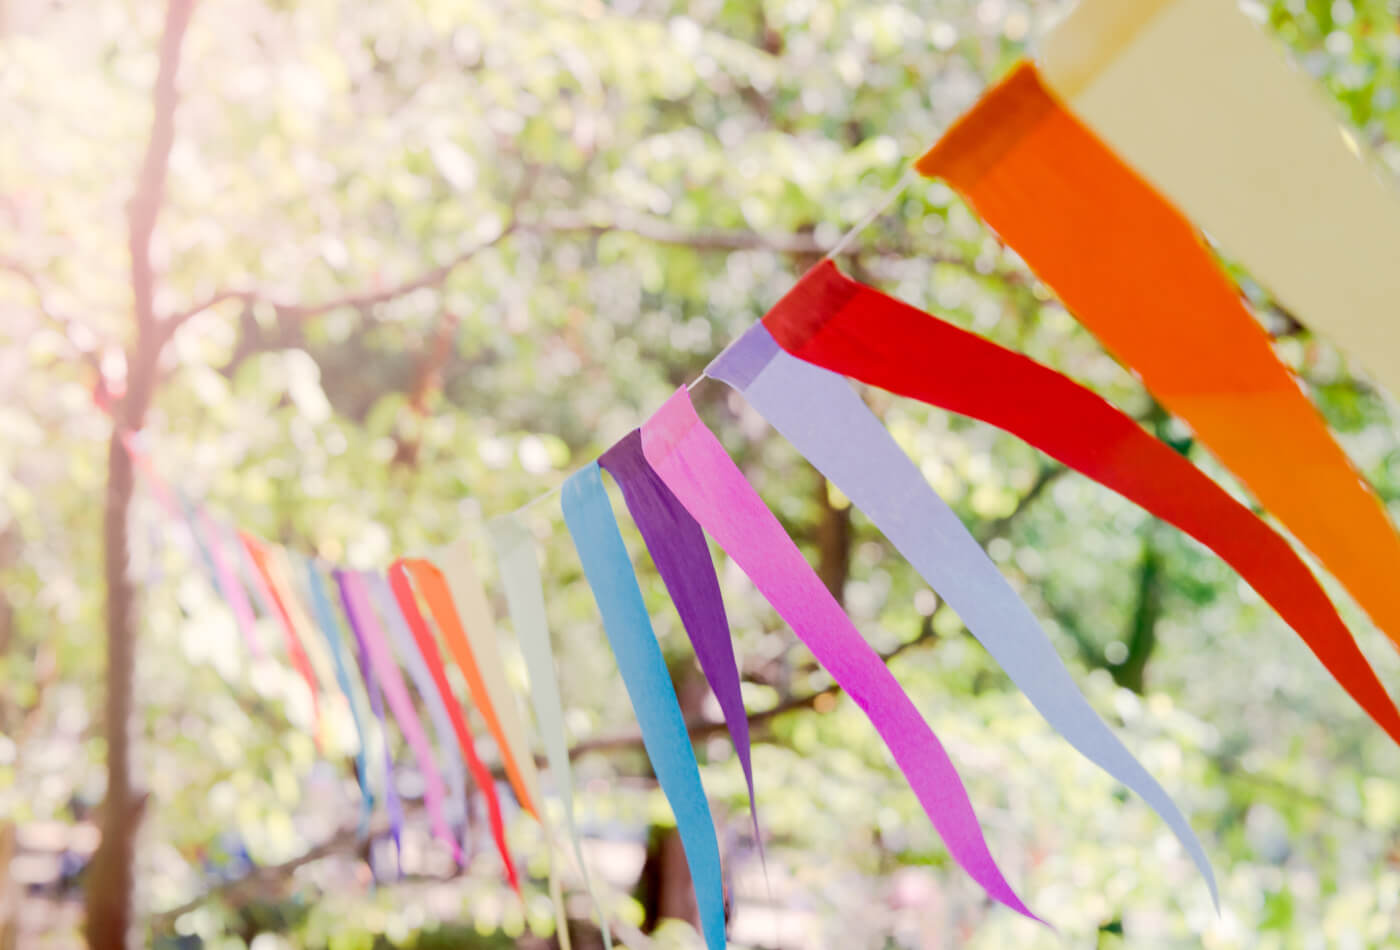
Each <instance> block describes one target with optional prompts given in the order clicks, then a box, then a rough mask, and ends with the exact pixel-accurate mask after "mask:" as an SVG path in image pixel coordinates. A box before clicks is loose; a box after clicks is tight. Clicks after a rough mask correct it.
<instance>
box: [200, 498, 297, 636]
mask: <svg viewBox="0 0 1400 950" xmlns="http://www.w3.org/2000/svg"><path fill="white" fill-rule="evenodd" d="M214 526H215V527H216V528H217V529H219V531H220V537H221V539H222V540H223V542H224V545H225V547H226V548H227V549H228V550H229V551H231V552H232V553H233V556H234V558H235V559H236V564H237V570H238V576H239V578H240V579H241V580H242V581H243V583H244V585H245V587H246V588H247V590H249V591H251V592H252V595H253V596H252V598H251V600H252V601H253V603H255V604H256V605H257V608H258V610H259V611H260V612H261V613H262V615H263V616H264V617H267V618H268V619H270V620H272V621H273V622H274V623H281V618H280V616H279V614H278V610H277V606H276V604H274V603H273V600H272V591H271V590H270V589H269V588H268V586H267V580H266V579H265V578H264V577H263V575H262V572H261V571H259V570H258V566H257V564H256V563H255V562H254V561H253V556H252V554H251V553H249V548H248V545H247V544H245V543H244V540H243V535H242V533H241V532H240V531H239V530H238V529H237V528H236V527H234V526H233V525H231V524H226V525H220V524H219V523H218V522H214Z"/></svg>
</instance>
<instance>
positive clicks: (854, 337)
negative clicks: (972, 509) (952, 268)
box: [764, 262, 1400, 742]
mask: <svg viewBox="0 0 1400 950" xmlns="http://www.w3.org/2000/svg"><path fill="white" fill-rule="evenodd" d="M764 326H765V327H766V328H767V329H768V331H769V332H770V333H772V335H773V336H774V338H775V339H776V340H777V342H778V343H779V345H781V346H782V347H783V348H784V349H785V350H787V351H788V352H789V353H791V354H793V355H794V356H796V357H798V358H800V359H802V360H805V361H807V362H809V363H812V364H815V365H817V366H821V367H824V368H826V369H829V370H832V371H833V372H837V373H841V374H843V375H846V376H850V377H852V378H854V379H858V380H860V381H861V382H864V383H868V384H870V385H872V386H878V387H880V388H882V389H886V390H889V391H890V392H893V393H898V394H899V395H902V396H908V397H910V398H913V399H918V400H920V401H921V402H925V403H928V404H929V405H931V406H937V407H939V408H941V409H947V410H950V411H952V412H957V413H960V414H962V415H965V416H971V417H972V418H975V419H980V420H982V421H984V422H989V423H991V424H992V425H994V426H997V427H998V428H1001V429H1004V430H1006V431H1007V432H1010V433H1011V434H1013V435H1015V436H1017V437H1019V438H1021V439H1023V440H1025V441H1026V442H1028V443H1029V444H1031V445H1033V446H1035V447H1036V448H1038V449H1040V450H1041V451H1043V452H1045V453H1046V454H1048V455H1050V456H1051V457H1053V458H1055V459H1057V460H1058V461H1060V462H1062V463H1064V464H1065V465H1067V466H1069V467H1070V468H1072V469H1074V470H1075V471H1078V472H1081V473H1083V474H1085V475H1087V476H1089V477H1090V478H1092V479H1094V480H1095V481H1097V482H1098V483H1099V484H1101V485H1104V486H1105V487H1107V488H1111V489H1112V490H1114V491H1116V492H1118V493H1119V494H1120V495H1122V496H1123V497H1125V498H1127V499H1128V500H1129V501H1132V502H1133V503H1135V504H1137V505H1139V506H1141V507H1142V508H1144V509H1145V510H1147V511H1148V512H1150V513H1151V514H1153V515H1155V516H1157V517H1158V518H1161V519H1162V520H1163V521H1166V522H1168V523H1170V524H1173V525H1175V526H1176V527H1177V528H1179V529H1181V530H1182V531H1184V532H1186V533H1187V534H1189V535H1190V536H1191V537H1193V538H1195V539H1196V540H1197V541H1199V542H1201V543H1202V544H1204V545H1205V546H1206V547H1208V548H1210V549H1211V550H1212V551H1214V552H1215V553H1216V554H1217V555H1219V556H1220V558H1221V559H1222V560H1224V561H1225V562H1226V563H1227V564H1229V565H1230V566H1231V567H1233V568H1234V569H1235V570H1236V571H1238V572H1239V574H1240V576H1241V577H1243V578H1244V579H1245V580H1246V581H1247V582H1248V583H1249V584H1250V585H1251V586H1252V587H1253V588H1254V589H1255V591H1257V592H1258V593H1259V595H1260V596H1261V597H1263V598H1264V600H1266V601H1267V602H1268V603H1269V604H1270V605H1272V606H1273V608H1274V609H1275V610H1277V611H1278V613H1279V616H1281V617H1282V618H1283V619H1284V620H1285V621H1286V622H1287V623H1288V624H1289V625H1290V626H1291V627H1292V628H1293V629H1294V630H1295V631H1296V632H1297V633H1298V635H1299V636H1300V637H1301V638H1302V639H1303V641H1304V642H1305V643H1306V644H1307V645H1308V648H1309V649H1310V650H1312V652H1313V653H1314V655H1316V656H1317V658H1318V659H1319V660H1321V661H1322V663H1323V665H1324V666H1325V667H1326V668H1327V669H1328V670H1329V671H1330V672H1331V673H1332V675H1333V676H1334V677H1335V678H1336V679H1337V682H1338V683H1340V684H1341V685H1342V686H1343V687H1344V688H1345V689H1346V691H1347V692H1348V693H1349V694H1350V695H1351V696H1352V697H1353V698H1354V699H1355V700H1356V701H1357V703H1359V704H1360V705H1361V707H1362V708H1363V709H1365V710H1366V711H1367V713H1368V714H1370V716H1371V718H1372V719H1374V720H1375V721H1376V723H1377V724H1379V725H1380V726H1381V728H1383V729H1385V731H1386V732H1387V733H1388V734H1389V735H1390V736H1391V737H1392V738H1394V739H1395V740H1396V741H1397V742H1400V712H1397V711H1396V708H1395V705H1394V704H1393V703H1392V702H1391V700H1390V697H1389V696H1387V695H1386V691H1385V688H1384V687H1383V686H1382V685H1381V682H1380V680H1379V679H1378V678H1377V677H1376V674H1375V671H1374V670H1372V668H1371V666H1370V664H1369V663H1368V662H1367V660H1366V657H1365V656H1364V655H1363V654H1362V653H1361V650H1360V649H1359V648H1358V647H1357V645H1356V641H1355V639H1354V638H1353V637H1352V635H1351V632H1350V631H1349V630H1348V629H1347V627H1346V624H1344V623H1343V622H1342V619H1341V617H1339V616H1338V615H1337V611H1336V608H1335V607H1333V605H1332V601H1331V600H1330V599H1329V598H1328V596H1327V593H1326V592H1325V591H1324V590H1323V589H1322V585H1321V584H1319V583H1318V581H1317V578H1315V577H1314V576H1313V574H1312V572H1311V571H1310V570H1308V567H1307V565H1306V564H1304V563H1303V561H1302V559H1301V558H1300V557H1299V556H1298V555H1297V553H1296V552H1294V550H1293V548H1292V547H1291V546H1290V545H1289V544H1288V542H1287V541H1285V540H1284V539H1283V538H1282V537H1281V536H1280V535H1279V534H1278V532H1276V531H1274V530H1273V529H1272V528H1270V527H1269V526H1268V524H1267V523H1266V522H1264V521H1263V520H1262V519H1260V518H1258V517H1256V516H1255V515H1254V513H1253V512H1251V511H1250V510H1249V509H1248V508H1246V507H1245V506H1244V505H1242V504H1240V503H1239V502H1237V501H1235V500H1234V499H1233V498H1231V497H1230V495H1229V494H1228V493H1227V492H1226V491H1225V490H1224V489H1222V488H1221V487H1220V486H1219V485H1217V484H1216V483H1215V482H1213V481H1211V480H1210V479H1209V478H1207V477H1206V476H1205V475H1204V474H1202V472H1201V471H1200V470H1199V469H1197V468H1196V467H1195V466H1194V465H1192V464H1191V463H1190V462H1189V461H1188V460H1187V459H1186V458H1184V457H1183V456H1181V455H1180V454H1179V453H1177V452H1175V451H1173V450H1172V449H1171V448H1170V447H1169V446H1167V445H1165V444H1163V443H1162V442H1159V441H1158V440H1157V439H1155V438H1153V437H1152V436H1151V435H1150V434H1148V433H1147V432H1146V431H1144V430H1143V429H1142V427H1141V426H1139V425H1138V424H1137V423H1136V422H1134V421H1133V420H1132V419H1131V418H1129V417H1128V416H1127V415H1125V414H1123V413H1122V412H1119V411H1118V410H1117V409H1115V408H1114V407H1113V406H1112V405H1110V404H1109V403H1108V402H1107V401H1106V400H1104V399H1103V398H1101V397H1100V396H1098V395H1096V394H1095V393H1093V392H1092V391H1090V390H1089V389H1086V388H1085V387H1083V386H1081V385H1079V384H1078V383H1076V382H1074V381H1073V380H1071V379H1069V378H1068V377H1066V376H1063V375H1061V374H1060V373H1057V372H1055V371H1054V370H1052V369H1050V368H1049V367H1047V366H1043V365H1041V364H1040V363H1036V362H1035V361H1033V360H1030V359H1028V358H1026V357H1024V356H1022V355H1020V354H1019V353H1015V352H1012V351H1011V350H1007V349H1004V348H1002V347H1000V346H997V345H996V344H995V343H992V342H991V341H989V340H984V339H982V338H981V337H979V336H976V335H975V334H972V333H968V332H967V331H966V330H962V329H960V328H958V327H955V326H953V325H952V324H950V323H946V322H944V321H942V320H939V319H938V318H936V317H934V316H932V315H931V314H928V313H925V312H923V311H921V310H918V309H916V308H914V307H911V306H909V305H908V304H906V303H903V302H901V301H899V300H896V299H894V298H893V297H889V296H887V295H885V294H882V293H880V292H879V291H876V290H874V289H872V288H870V287H866V286H865V285H863V284H859V283H857V282H856V281H853V280H851V279H850V278H848V277H846V276H845V275H843V274H842V273H841V272H840V271H838V270H837V269H836V267H835V265H833V264H831V263H829V262H827V263H823V264H820V265H818V266H817V267H815V268H813V269H812V270H811V271H810V272H809V273H807V274H806V275H805V276H804V277H803V278H802V279H801V280H800V281H798V283H797V285H796V286H795V287H794V288H793V289H792V290H791V291H790V292H789V293H788V294H787V296H785V297H784V298H783V299H782V300H781V301H779V302H778V304H777V305H776V306H775V307H774V308H773V309H772V310H771V311H769V313H768V315H767V316H766V317H764Z"/></svg>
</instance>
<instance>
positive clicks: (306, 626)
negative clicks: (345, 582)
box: [264, 544, 349, 726]
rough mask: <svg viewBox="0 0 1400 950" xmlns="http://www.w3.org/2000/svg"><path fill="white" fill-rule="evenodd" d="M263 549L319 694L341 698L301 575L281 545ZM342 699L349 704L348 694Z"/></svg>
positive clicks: (274, 584)
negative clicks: (307, 603)
mask: <svg viewBox="0 0 1400 950" xmlns="http://www.w3.org/2000/svg"><path fill="white" fill-rule="evenodd" d="M264 550H265V551H266V561H267V574H268V578H269V579H270V580H271V582H272V586H273V589H274V590H276V591H277V594H278V596H279V597H280V598H281V599H282V604H283V606H284V607H286V610H287V616H288V617H290V618H291V621H292V626H293V627H295V628H296V631H297V641H298V642H299V643H300V644H301V647H302V650H303V651H304V652H305V653H306V655H307V658H308V661H309V663H310V665H311V669H312V670H313V671H314V673H315V675H316V683H317V688H318V689H319V690H320V692H321V695H322V696H329V697H331V699H332V700H333V701H334V700H337V699H339V698H340V692H339V690H338V688H337V686H336V679H335V671H334V669H333V664H332V662H331V657H330V650H329V648H328V647H327V646H326V645H325V644H324V643H323V642H322V638H321V636H320V635H319V634H318V633H317V629H316V624H315V623H314V622H312V620H311V614H310V613H309V612H308V611H307V609H306V606H305V599H306V592H305V591H304V590H302V589H300V585H299V584H298V581H299V579H300V578H301V575H300V574H299V572H297V571H294V570H292V561H291V557H290V556H289V554H288V551H287V549H286V548H284V547H283V546H282V545H280V544H275V545H270V546H268V547H266V548H264ZM344 698H345V701H346V702H347V703H348V702H349V697H348V696H347V697H344ZM322 725H323V726H324V725H325V723H324V722H323V723H322Z"/></svg>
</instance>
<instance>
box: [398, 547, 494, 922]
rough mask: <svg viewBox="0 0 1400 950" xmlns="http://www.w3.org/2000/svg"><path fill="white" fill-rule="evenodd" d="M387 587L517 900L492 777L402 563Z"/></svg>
mask: <svg viewBox="0 0 1400 950" xmlns="http://www.w3.org/2000/svg"><path fill="white" fill-rule="evenodd" d="M389 585H390V588H391V589H392V590H393V593H394V599H395V600H396V601H397V602H398V605H399V611H400V616H401V617H402V618H403V620H404V622H405V623H407V624H408V630H409V633H411V634H412V635H413V639H414V640H415V641H416V642H417V643H418V651H419V653H420V655H421V656H422V657H423V661H424V662H425V663H427V665H428V673H429V674H430V675H431V676H432V678H433V684H434V685H435V686H436V687H437V690H438V694H439V695H440V696H441V697H442V702H443V705H444V706H446V707H447V715H448V718H449V720H450V721H451V723H452V731H453V732H454V733H456V735H457V745H458V748H460V749H461V751H462V755H463V756H465V757H466V760H467V768H469V769H470V770H471V773H472V778H473V779H474V780H475V781H476V784H477V787H478V788H480V789H481V793H482V794H483V795H485V796H486V814H487V818H488V820H489V822H490V825H491V836H492V838H494V839H495V841H496V850H497V852H499V853H500V855H501V863H502V864H503V865H505V871H506V879H507V880H508V881H510V886H511V890H513V891H515V894H516V896H517V897H519V896H520V878H519V876H518V875H517V874H516V871H515V862H514V861H513V860H512V859H511V856H510V845H509V844H508V843H507V842H506V829H505V820H504V818H503V817H502V815H501V801H500V797H499V796H498V795H497V794H496V780H495V778H494V777H493V776H492V775H491V772H490V770H488V769H487V768H486V766H485V764H483V763H482V761H481V757H480V756H478V755H477V752H476V740H475V739H474V738H473V737H472V732H471V729H470V728H469V727H468V726H467V720H466V717H465V716H463V715H462V709H461V707H460V706H459V705H458V704H457V701H456V698H455V697H454V696H453V694H452V687H451V686H450V685H448V682H447V670H446V669H445V668H444V667H443V665H442V655H441V654H440V653H439V652H438V647H437V641H436V640H434V639H433V634H432V631H431V630H429V629H428V622H427V621H426V620H425V619H423V613H422V611H420V610H419V609H418V600H417V598H416V597H415V595H414V593H413V584H412V582H411V581H410V580H409V576H408V572H407V570H406V569H405V567H404V565H403V563H401V562H396V563H395V564H394V565H393V566H392V567H390V568H389Z"/></svg>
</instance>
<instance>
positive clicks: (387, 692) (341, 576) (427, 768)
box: [334, 568, 462, 864]
mask: <svg viewBox="0 0 1400 950" xmlns="http://www.w3.org/2000/svg"><path fill="white" fill-rule="evenodd" d="M334 574H335V580H336V583H337V584H339V585H340V593H341V599H342V601H343V603H344V604H345V615H346V617H347V618H348V619H349V620H350V626H351V628H352V629H353V630H354V631H355V634H356V639H358V640H359V641H360V642H361V643H362V644H364V648H365V652H366V654H367V655H368V657H369V666H370V669H371V670H372V671H373V672H374V678H375V679H376V680H377V681H378V682H379V684H380V686H381V687H382V688H383V690H384V698H385V700H386V701H387V702H388V704H389V709H390V711H391V712H393V714H394V719H395V720H397V721H398V724H399V730H400V731H401V732H402V733H403V737H404V739H405V740H407V741H408V745H409V748H410V749H412V750H413V757H414V758H415V759H416V760H417V761H418V768H419V770H420V771H422V773H423V799H424V801H425V803H426V804H427V806H428V821H429V823H430V824H431V825H432V828H433V833H434V834H436V835H437V836H438V837H439V838H441V839H442V840H443V841H444V842H445V843H446V844H447V845H448V846H449V847H450V848H451V849H452V857H453V858H454V859H456V861H457V863H458V864H461V863H462V846H461V844H460V843H459V842H458V841H457V838H456V836H455V835H453V834H452V831H451V829H450V828H449V827H448V824H447V821H446V819H445V818H444V817H443V809H442V805H443V798H444V796H445V794H446V791H445V789H444V788H443V782H442V775H441V774H440V773H439V772H438V770H437V765H436V763H435V762H434V760H433V747H432V745H431V744H429V742H428V737H427V735H426V734H425V733H424V732H423V724H422V723H421V722H420V721H419V719H418V713H417V711H416V710H415V709H414V708H413V700H412V698H411V697H410V696H409V694H408V688H407V687H406V686H405V685H404V681H403V676H402V675H400V673H399V668H398V666H397V665H395V663H394V657H393V654H392V653H391V652H390V650H389V643H388V640H387V639H386V638H385V635H384V630H383V628H382V627H380V625H379V619H378V618H377V617H376V616H375V613H374V608H373V607H372V606H371V605H370V602H369V594H368V587H367V585H366V584H365V579H364V576H363V575H362V574H360V573H359V572H358V571H347V570H342V569H339V568H337V569H336V570H335V571H334Z"/></svg>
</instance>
